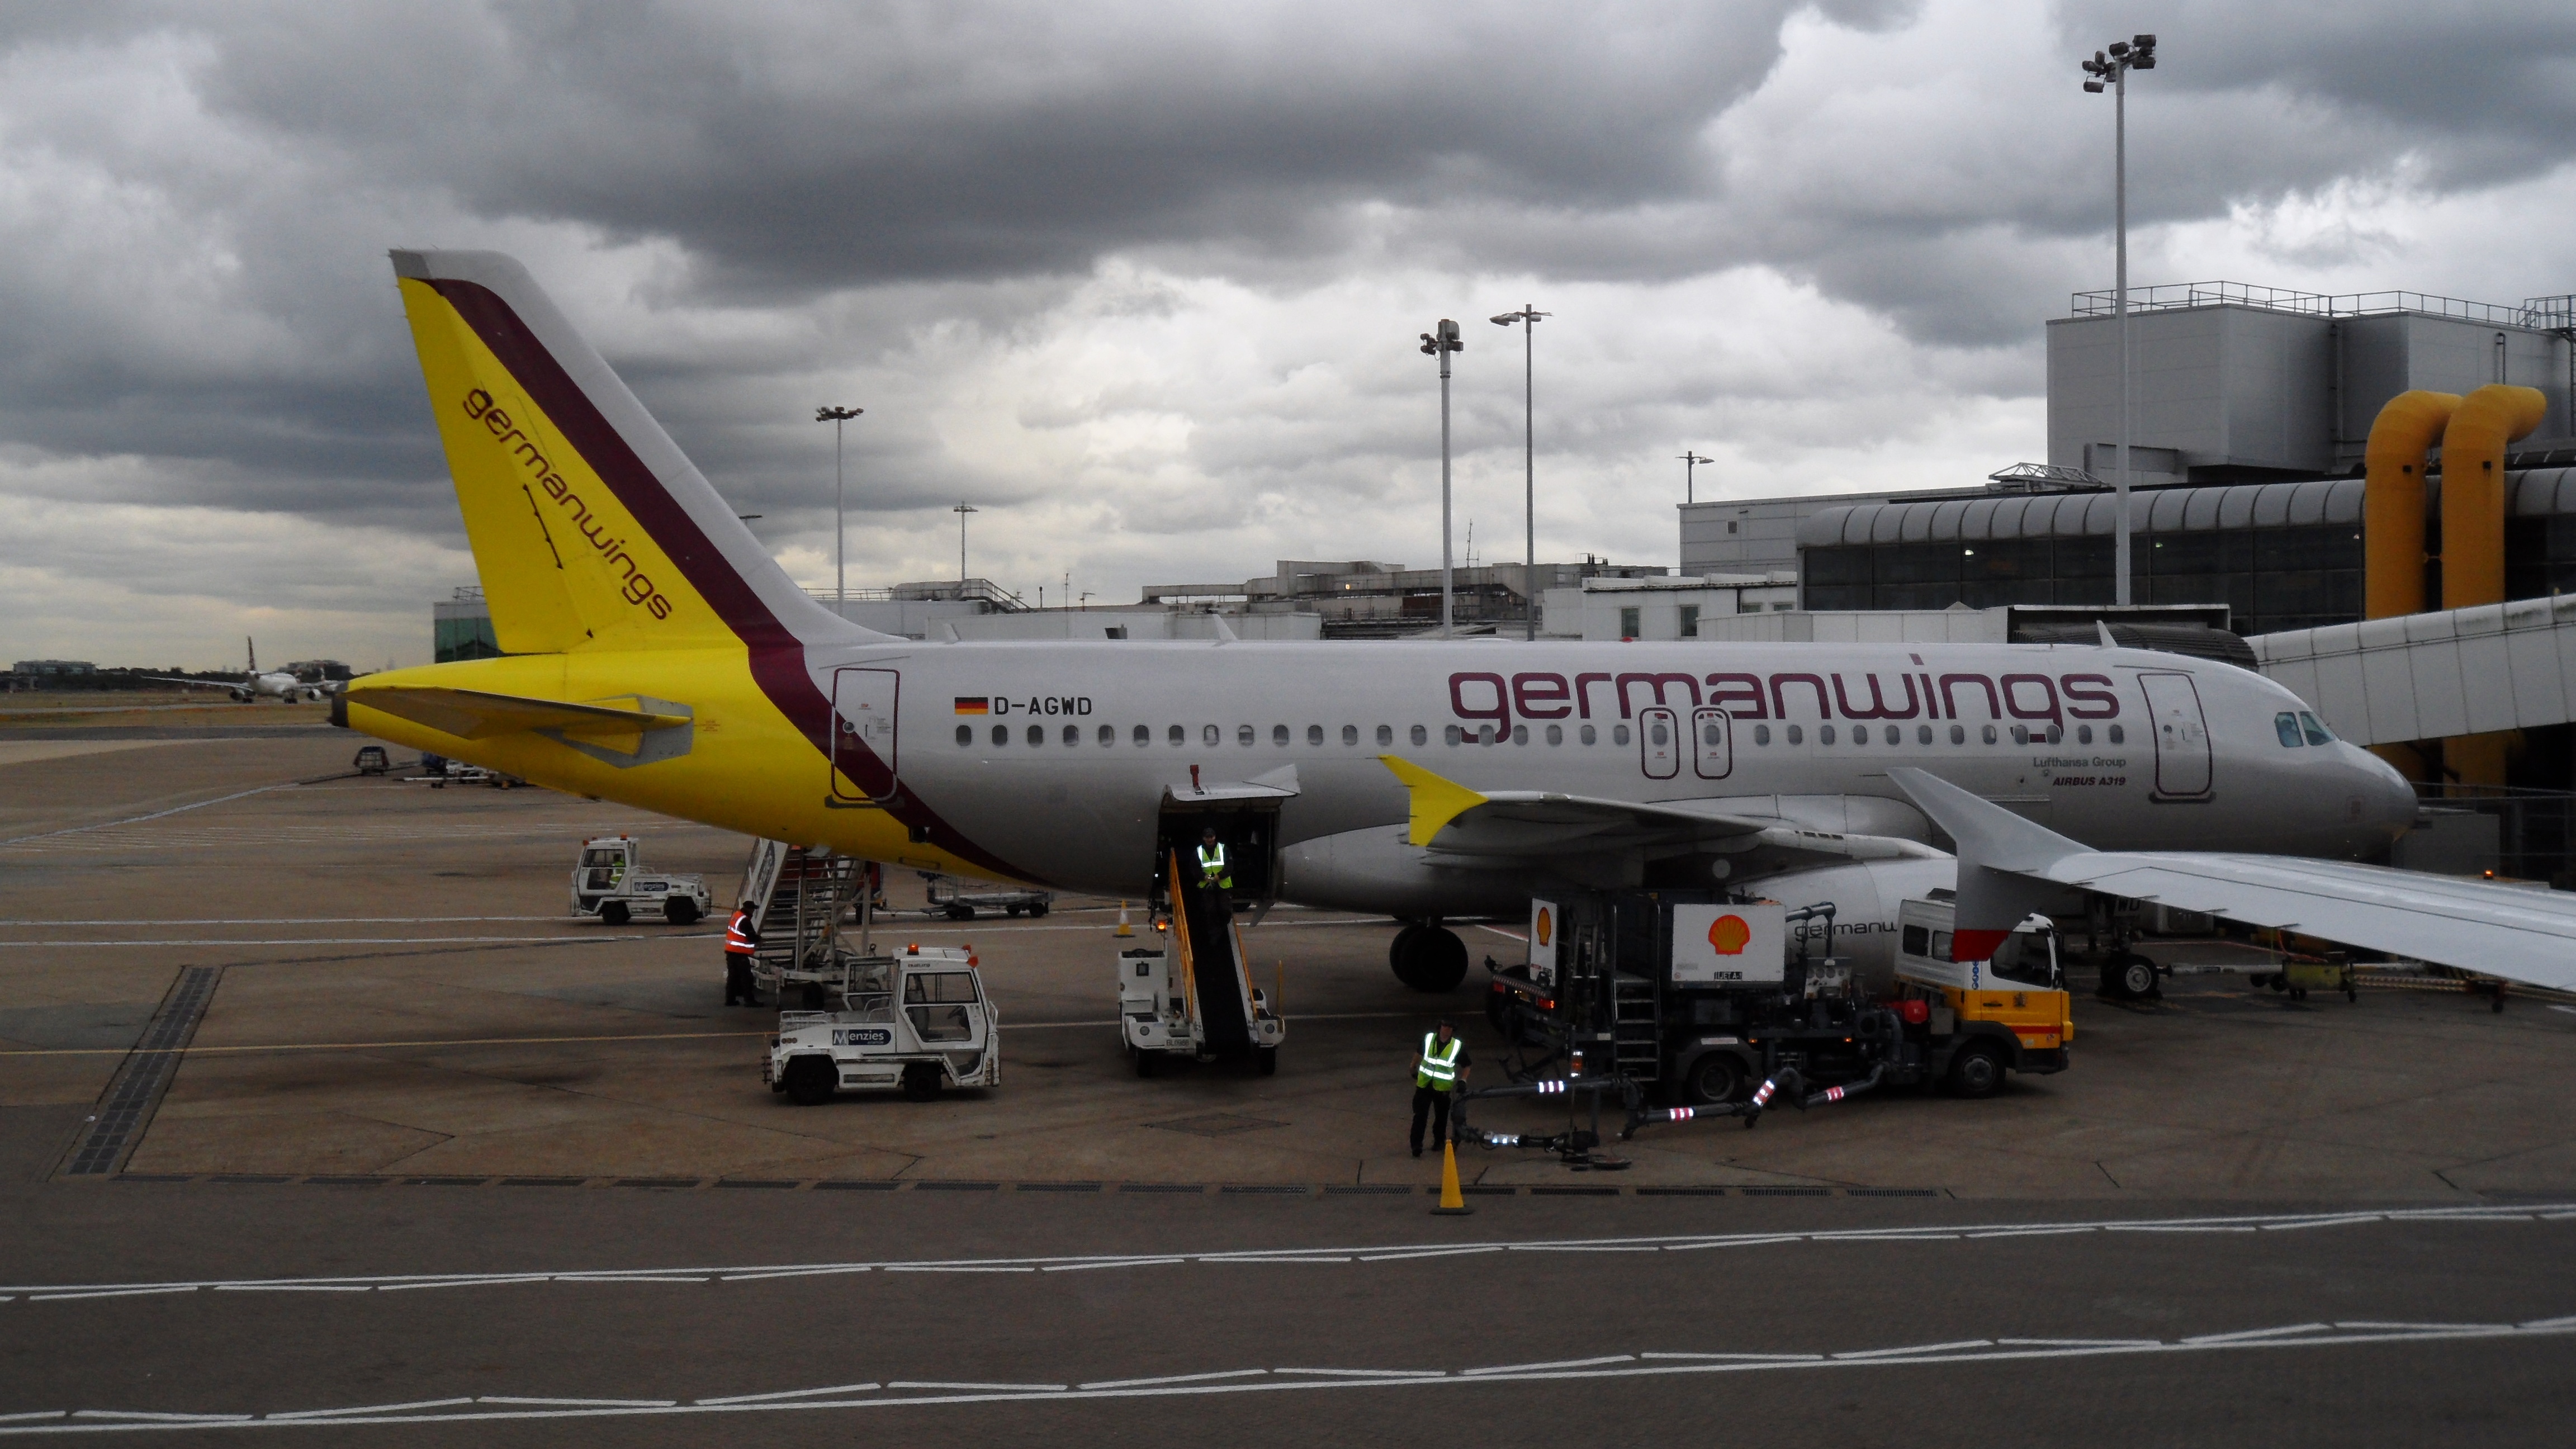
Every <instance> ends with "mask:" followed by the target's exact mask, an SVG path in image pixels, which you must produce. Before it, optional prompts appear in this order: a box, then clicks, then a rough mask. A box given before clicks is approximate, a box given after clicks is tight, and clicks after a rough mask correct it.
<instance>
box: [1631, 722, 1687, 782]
mask: <svg viewBox="0 0 2576 1449" xmlns="http://www.w3.org/2000/svg"><path fill="white" fill-rule="evenodd" d="M1681 732H1682V726H1681V719H1680V717H1679V716H1677V715H1675V714H1674V713H1673V712H1672V711H1671V710H1669V709H1665V708H1663V707H1661V706H1660V705H1659V706H1657V707H1656V708H1653V709H1641V710H1639V711H1637V752H1638V757H1639V760H1640V762H1641V763H1642V764H1643V765H1644V766H1645V770H1646V778H1647V779H1649V780H1669V779H1671V778H1672V777H1673V776H1675V775H1677V774H1680V773H1681V768H1682V764H1681V738H1680V736H1681Z"/></svg>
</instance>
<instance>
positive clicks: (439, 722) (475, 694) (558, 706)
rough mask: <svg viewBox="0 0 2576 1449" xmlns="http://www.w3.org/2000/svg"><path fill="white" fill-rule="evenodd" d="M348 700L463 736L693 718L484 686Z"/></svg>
mask: <svg viewBox="0 0 2576 1449" xmlns="http://www.w3.org/2000/svg"><path fill="white" fill-rule="evenodd" d="M349 700H350V703H352V704H358V705H363V706H365V707H366V708H368V709H373V710H381V711H382V712H384V713H386V714H389V715H392V716H394V717H395V718H397V719H407V720H410V721H411V722H412V723H414V724H419V725H427V726H428V727H429V728H431V729H434V730H436V731H438V732H439V733H441V734H446V735H454V736H455V737H456V738H458V739H461V740H488V739H492V738H495V737H497V736H500V735H510V734H522V733H526V732H530V731H534V730H551V731H554V732H556V733H559V734H565V735H576V736H585V737H588V736H618V735H622V736H629V737H632V736H636V735H640V734H645V733H648V732H650V731H653V730H667V729H677V728H679V727H680V726H682V725H685V724H688V723H689V722H690V720H689V716H688V715H685V714H674V713H669V712H667V711H663V710H654V709H622V708H619V707H617V706H616V705H611V704H573V703H569V702H566V701H563V700H552V699H528V698H525V697H523V696H520V695H515V694H491V693H487V692H485V691H483V690H479V689H430V688H422V687H419V686H394V687H388V688H381V689H365V690H359V691H356V692H354V693H352V694H351V695H350V696H349Z"/></svg>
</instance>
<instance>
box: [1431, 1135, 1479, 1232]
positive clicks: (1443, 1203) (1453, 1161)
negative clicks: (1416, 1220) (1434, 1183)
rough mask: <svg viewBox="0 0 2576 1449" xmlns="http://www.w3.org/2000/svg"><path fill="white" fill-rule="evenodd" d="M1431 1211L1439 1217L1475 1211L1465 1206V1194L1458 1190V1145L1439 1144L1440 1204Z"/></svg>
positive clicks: (1451, 1143) (1461, 1214)
mask: <svg viewBox="0 0 2576 1449" xmlns="http://www.w3.org/2000/svg"><path fill="white" fill-rule="evenodd" d="M1431 1211H1432V1213H1433V1214H1434V1215H1435V1216H1439V1217H1452V1218H1463V1217H1465V1216H1467V1215H1468V1214H1469V1213H1472V1212H1474V1211H1475V1209H1474V1208H1471V1207H1469V1206H1467V1195H1466V1194H1465V1193H1462V1192H1460V1191H1459V1190H1458V1145H1457V1144H1456V1143H1454V1142H1448V1141H1443V1142H1442V1143H1441V1144H1440V1206H1438V1207H1436V1208H1433V1209H1432V1210H1431Z"/></svg>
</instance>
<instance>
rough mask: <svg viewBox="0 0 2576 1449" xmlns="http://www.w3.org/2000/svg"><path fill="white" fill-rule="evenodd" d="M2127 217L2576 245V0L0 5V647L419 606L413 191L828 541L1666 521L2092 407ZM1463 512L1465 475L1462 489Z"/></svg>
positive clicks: (419, 613)
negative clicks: (1689, 510)
mask: <svg viewBox="0 0 2576 1449" xmlns="http://www.w3.org/2000/svg"><path fill="white" fill-rule="evenodd" d="M2135 30H2152V31H2155V32H2157V33H2159V35H2160V36H2161V42H2162V43H2161V46H2160V54H2161V56H2162V64H2161V66H2160V67H2159V69H2157V70H2156V71H2154V72H2152V73H2147V74H2141V75H2139V76H2138V77H2136V79H2135V83H2134V84H2133V87H2132V92H2133V93H2132V97H2131V99H2132V101H2133V102H2134V105H2133V106H2132V108H2131V116H2130V132H2131V134H2130V141H2131V175H2132V197H2131V208H2132V218H2133V229H2132V251H2133V256H2132V259H2131V269H2132V279H2133V281H2135V282H2137V283H2139V284H2145V283H2152V282H2165V281H2187V280H2196V279H2209V278H2227V279H2232V280H2242V281H2252V282H2260V283H2267V284H2271V285H2276V286H2289V287H2298V288H2303V289H2308V290H2315V291H2333V292H2346V291H2361V290H2377V289H2385V288H2406V289H2410V290H2416V291H2423V292H2433V293H2442V294H2447V295H2453V296H2462V297H2469V298H2474V299H2479V300H2489V301H2503V302H2515V301H2519V300H2520V299H2522V298H2523V297H2525V296H2529V295H2533V294H2540V293H2556V292H2567V291H2576V225H2571V222H2576V161H2571V160H2570V159H2569V155H2570V153H2569V151H2568V147H2567V144H2566V142H2567V138H2568V137H2569V136H2570V135H2572V134H2576V7H2570V6H2568V5H2566V4H2564V3H2563V0H2562V3H2558V4H2538V3H2534V4H2526V5H2513V4H2489V5H2477V6H2467V5H2458V6H2424V5H2421V4H2414V3H2409V4H2397V3H2389V0H2346V3H2336V4H2324V3H2317V4H2269V5H2266V4H2258V3H2245V0H2236V3H2180V4H2176V3H2141V4H2130V5H2110V4H2100V3H2091V0H2087V3H2082V4H2074V5H2065V6H2055V7H2051V6H2045V5H2040V4H2034V3H2014V0H1982V3H1964V0H1922V3H1919V4H1907V3H1903V0H1830V3H1821V4H1803V5H1801V4H1788V3H1780V0H1727V3H1717V4H1712V3H1709V0H1698V3H1677V4H1653V3H1639V4H1617V5H1610V4H1604V5H1595V6H1591V7H1574V6H1566V5H1562V4H1553V5H1511V4H1496V3H1486V4H1482V5H1476V6H1456V5H1441V6H1429V5H1418V6H1406V5H1388V4H1385V3H1383V0H1379V3H1368V4H1348V5H1343V4H1333V3H1318V0H1299V3H1297V4H1294V5H1280V4H1259V3H1243V0H1238V3H1235V4H1231V5H1224V6H1211V5H1205V4H1188V5H1183V4H1156V3H1126V4H1081V3H1075V4H1052V5H1041V4H1035V3H1031V4H1026V5H1019V6H999V5H985V4H977V3H971V0H938V3H921V4H885V5H846V6H845V5H822V4H768V3H758V0H724V3H709V4H671V3H666V4H657V5H639V4H596V5H591V4H569V3H565V4H479V5H478V4H452V5H451V4H422V3H410V4H403V5H366V4H354V3H332V4H311V5H263V4H257V3H248V0H228V3H226V4H224V5H221V6H205V5H170V6H158V5H143V4H136V5H120V4H113V3H91V4H84V5H78V6H64V5H59V4H14V5H5V6H0V657H5V659H15V658H23V657H31V656H64V657H74V658H89V659H96V660H99V661H101V662H137V663H153V664H161V663H184V664H188V665H191V666H214V665H218V664H224V663H228V662H233V661H237V660H238V658H239V649H240V645H241V638H242V636H243V635H245V634H256V635H258V636H259V639H260V644H261V649H262V654H263V657H264V658H266V659H269V660H271V661H272V662H274V661H278V660H284V659H288V658H295V657H309V656H314V655H331V656H337V657H341V658H346V659H349V660H351V661H353V662H356V663H359V664H362V665H381V664H383V663H385V662H387V661H388V660H393V661H398V662H401V663H422V662H426V660H427V657H428V652H429V619H428V615H429V604H430V602H431V601H432V600H433V599H437V598H443V597H445V596H446V595H447V593H448V592H449V590H451V589H452V588H453V587H454V586H456V585H458V584H465V583H471V582H473V581H474V567H473V560H472V558H471V556H470V555H469V554H468V553H467V552H466V551H465V548H464V542H463V530H462V528H461V526H460V525H459V523H458V519H457V511H456V503H455V499H454V495H453V493H452V492H451V490H450V488H449V486H448V483H447V478H446V470H445V467H444V464H443V462H442V460H441V457H440V455H439V452H438V448H437V444H436V440H435V436H434V434H433V433H432V430H431V425H430V420H429V414H428V409H427V404H426V402H425V400H424V396H423V393H422V388H421V382H420V374H419V370H418V366H417V364H416V362H415V361H414V359H413V356H412V352H411V345H410V339H409V335H408V333H407V330H406V328H405V326H404V324H403V321H402V315H401V307H400V303H399V299H398V297H397V295H396V293H395V290H394V286H393V280H392V276H391V273H390V271H389V270H388V268H387V265H386V262H385V257H384V253H385V251H386V250H387V248H389V247H393V246H451V247H458V246H471V247H493V248H498V249H501V250H506V251H510V252H513V253H516V254H517V255H518V256H519V257H521V258H522V259H523V260H524V261H525V262H526V263H527V264H528V265H529V267H530V268H531V269H532V270H533V271H534V272H535V273H536V275H537V277H538V278H539V280H540V281H541V282H542V283H543V284H544V285H545V286H546V287H547V288H548V289H549V290H550V291H551V292H552V293H553V294H554V295H555V297H556V299H557V300H558V301H559V302H561V303H562V304H563V306H564V307H565V308H566V310H567V311H569V312H570V313H571V314H572V316H573V318H574V319H575V320H576V321H577V322H578V323H579V324H580V325H581V326H582V327H584V328H585V329H586V330H587V331H588V332H589V334H590V336H591V337H592V339H593V340H594V341H595V342H596V343H597V344H598V345H599V346H600V348H601V350H602V351H603V352H605V353H606V354H607V355H608V357H609V359H610V361H611V362H612V363H614V364H615V365H616V366H617V367H618V369H619V370H620V371H621V372H622V373H623V374H624V376H625V377H626V379H627V381H628V382H629V383H630V384H631V385H633V386H634V387H635V389H636V390H637V392H639V393H640V394H641V395H642V396H643V398H644V400H645V402H646V403H647V405H648V406H650V407H651V408H652V409H653V410H654V411H655V412H656V414H657V415H658V416H659V417H660V418H661V419H662V421H663V423H664V424H665V426H667V427H668V428H669V429H670V431H671V432H672V434H673V435H674V436H675V437H676V438H677V439H678V440H679V442H680V445H681V446H682V447H683V448H684V449H686V450H687V451H688V452H689V454H690V455H691V456H692V457H693V458H695V459H696V460H697V462H698V464H699V466H700V467H702V468H703V469H704V470H705V471H706V473H707V475H708V476H709V477H710V478H711V479H713V480H714V482H715V484H716V486H717V488H718V489H720V490H722V491H723V492H724V493H725V495H726V496H727V497H728V498H730V499H731V500H733V502H734V503H735V505H736V507H737V508H738V509H739V510H740V511H742V512H745V513H760V514H763V515H765V516H764V517H763V518H762V519H761V520H760V521H759V522H757V523H755V524H754V525H753V527H754V528H755V530H757V531H758V532H759V534H760V536H761V538H762V539H763V541H764V542H766V543H767V544H768V545H769V546H770V548H771V549H772V550H773V551H774V552H776V553H777V555H778V556H779V558H780V559H781V560H782V561H783V562H784V563H785V564H786V566H787V568H788V570H789V571H790V572H791V573H792V574H794V575H795V576H797V577H798V578H800V579H802V580H804V581H806V582H808V583H811V584H817V585H828V584H829V583H830V581H831V575H832V553H831V488H832V450H831V441H832V440H831V430H830V428H829V427H828V426H824V425H820V424H817V423H815V422H814V421H813V413H814V409H815V407H816V406H817V405H819V404H822V403H827V402H829V403H842V404H849V405H856V406H862V407H865V408H866V409H867V414H866V417H865V419H864V420H863V421H861V422H859V423H857V424H854V425H853V426H852V427H851V429H850V432H849V479H850V483H849V489H850V499H851V504H852V516H851V524H850V531H849V557H850V575H851V583H852V585H853V586H854V587H855V586H858V585H861V584H870V585H873V584H885V583H892V582H896V581H899V580H906V579H922V578H944V577H953V576H954V574H955V571H956V566H957V565H956V544H957V537H956V528H955V524H956V519H955V517H954V516H953V515H951V514H949V513H947V512H946V511H945V510H946V509H947V508H948V507H949V506H950V505H951V504H953V503H955V502H956V501H958V500H960V499H964V500H967V501H971V502H973V503H974V504H976V505H977V506H978V507H980V508H982V509H983V510H984V511H983V512H982V513H980V514H978V515H976V517H975V519H974V521H973V533H972V535H971V538H970V550H971V555H972V557H971V559H970V566H971V568H972V571H973V572H975V573H977V574H980V575H987V576H990V577H992V578H994V579H997V580H999V581H1000V582H1002V583H1003V584H1004V585H1006V586H1008V587H1011V588H1014V589H1017V590H1020V591H1022V592H1023V593H1025V594H1027V595H1028V596H1029V597H1030V598H1031V599H1032V601H1034V600H1035V597H1036V594H1037V590H1038V588H1039V586H1040V585H1041V584H1043V585H1044V586H1045V588H1046V590H1047V598H1048V601H1049V602H1050V603H1055V602H1061V601H1062V597H1063V596H1062V592H1061V591H1062V590H1063V589H1064V587H1065V580H1066V578H1067V576H1068V575H1069V576H1070V578H1071V586H1072V588H1073V589H1074V590H1075V591H1076V592H1077V594H1079V593H1083V592H1088V593H1090V594H1092V595H1093V596H1094V602H1095V603H1098V602H1120V601H1126V602H1132V601H1133V600H1134V599H1135V598H1136V590H1137V587H1138V586H1139V585H1140V584H1143V583H1148V582H1163V581H1182V580H1190V581H1204V580H1236V579H1242V578H1245V577H1247V576H1251V575H1256V574H1262V573H1267V572H1268V571H1269V569H1270V567H1271V564H1272V562H1273V560H1275V559H1278V558H1281V557H1296V558H1319V559H1320V558H1354V557H1359V558H1373V559H1378V560H1381V561H1384V562H1390V563H1401V564H1408V565H1413V566H1417V567H1419V566H1427V565H1433V564H1436V563H1437V562H1438V560H1439V531H1438V517H1439V515H1438V506H1439V454H1438V444H1439V432H1438V413H1437V382H1436V378H1435V372H1434V367H1433V363H1432V361H1431V359H1429V358H1426V357H1423V356H1422V355H1421V354H1420V353H1419V352H1418V351H1417V350H1416V343H1415V340H1414V339H1415V335H1416V334H1417V333H1419V332H1421V331H1423V330H1425V329H1427V328H1428V327H1429V326H1430V325H1431V324H1432V323H1433V322H1434V321H1435V320H1436V319H1438V318H1440V317H1442V316H1450V317H1456V318H1459V319H1461V321H1462V322H1463V323H1464V324H1465V325H1466V328H1467V336H1468V340H1469V343H1470V349H1469V351H1468V352H1467V353H1466V354H1465V355H1464V356H1463V357H1461V358H1460V359H1459V360H1458V368H1457V370H1458V377H1457V381H1456V408H1457V420H1456V427H1457V439H1458V448H1459V463H1458V472H1457V492H1458V508H1459V514H1460V527H1461V532H1462V534H1463V531H1464V528H1465V524H1466V520H1468V519H1470V518H1472V519H1473V520H1474V525H1475V537H1476V551H1477V553H1478V554H1479V556H1483V555H1485V554H1487V553H1495V554H1501V555H1504V556H1517V554H1518V552H1519V530H1520V496H1521V495H1520V482H1521V356H1520V348H1519V345H1518V340H1517V338H1516V337H1515V336H1514V335H1512V334H1510V333H1507V332H1506V331H1505V330H1504V329H1502V328H1498V327H1495V326H1492V325H1490V324H1489V323H1487V322H1486V321H1485V318H1487V317H1488V316H1490V315H1491V314H1493V313H1497V312H1502V311H1507V310H1510V309H1512V308H1515V307H1518V306H1521V305H1524V304H1534V305H1536V306H1537V307H1539V308H1541V309H1543V310H1546V311H1549V312H1552V313H1553V314H1555V315H1554V316H1553V317H1551V318H1550V319H1549V320H1547V321H1545V322H1543V323H1541V324H1540V325H1539V328H1538V335H1537V353H1538V381H1537V389H1538V409H1537V428H1538V475H1539V492H1540V505H1539V519H1538V535H1539V544H1538V548H1539V554H1540V556H1541V557H1542V558H1555V559H1570V558H1576V557H1579V556H1581V555H1583V554H1585V553H1595V554H1605V555H1607V556H1609V557H1611V558H1613V559H1615V560H1618V561H1621V562H1634V563H1649V564H1664V565H1670V564H1672V563H1673V562H1675V560H1676V555H1677V543H1676V536H1677V534H1676V527H1675V517H1674V513H1673V505H1674V504H1675V503H1676V502H1678V501H1679V499H1680V495H1681V473H1682V466H1681V464H1680V462H1679V461H1678V459H1677V455H1678V454H1679V453H1681V451H1682V450H1683V449H1684V448H1685V447H1694V448H1697V449H1698V450H1699V451H1701V452H1703V453H1706V454H1708V455H1711V456H1713V457H1715V458H1716V459H1717V460H1718V462H1717V463H1716V465H1715V466H1713V467H1708V468H1703V469H1701V470H1700V487H1701V489H1702V496H1703V497H1707V496H1723V495H1730V494H1732V495H1741V496H1755V495H1768V494H1777V493H1784V492H1828V491H1837V490H1845V489H1854V488H1890V487H1907V486H1925V487H1930V486H1958V485H1960V484H1963V483H1971V482H1974V481H1976V480H1978V479H1980V478H1981V477H1982V476H1983V475H1984V474H1986V473H1988V472H1990V471H1992V470H1994V469H1995V468H1998V467H2001V466H2003V465H2005V464H2008V463H2012V462H2016V461H2021V460H2024V459H2036V458H2040V457H2042V456H2044V452H2045V448H2044V414H2045V400H2044V397H2043V395H2042V342H2041V327H2042V324H2043V323H2044V322H2045V321H2046V320H2047V319H2048V318H2050V317H2053V316H2059V315H2063V314H2064V312H2065V310H2066V307H2067V296H2068V293H2069V292H2071V291H2073V290H2076V289H2079V288H2087V287H2098V286H2106V285H2108V284H2109V281H2110V271H2111V261H2110V236H2109V231H2110V210H2111V197H2110V179H2109V165H2110V155H2111V108H2110V103H2109V100H2108V98H2107V97H2098V96H2087V95H2085V94H2084V93H2083V92H2082V91H2081V90H2080V89H2079V82H2080V81H2081V79H2082V77H2081V75H2080V74H2079V73H2078V72H2077V71H2076V69H2075V65H2076V61H2077V60H2078V58H2079V57H2081V56H2082V55H2085V54H2089V53H2090V52H2091V51H2092V49H2093V48H2094V47H2095V46H2097V45H2099V44H2102V43H2103V42H2106V41H2108V40H2111V39H2113V38H2115V37H2118V36H2121V35H2125V34H2127V33H2129V32H2131V31H2135ZM1462 545H1463V539H1462Z"/></svg>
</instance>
